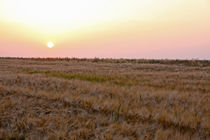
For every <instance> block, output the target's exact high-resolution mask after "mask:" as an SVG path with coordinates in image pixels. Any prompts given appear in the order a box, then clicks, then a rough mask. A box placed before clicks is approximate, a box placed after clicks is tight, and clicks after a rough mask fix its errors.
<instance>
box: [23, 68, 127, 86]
mask: <svg viewBox="0 0 210 140" xmlns="http://www.w3.org/2000/svg"><path fill="white" fill-rule="evenodd" d="M25 72H26V73H28V74H45V75H47V76H52V77H59V78H64V79H69V80H72V79H77V80H83V81H89V82H97V83H104V82H111V83H113V84H117V85H131V82H129V80H128V79H123V78H116V77H110V76H100V75H90V74H78V73H60V72H52V71H41V70H33V71H30V70H27V71H25Z"/></svg>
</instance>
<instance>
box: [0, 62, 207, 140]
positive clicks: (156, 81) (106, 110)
mask: <svg viewBox="0 0 210 140" xmlns="http://www.w3.org/2000/svg"><path fill="white" fill-rule="evenodd" d="M1 139H3V140H4V139H17V140H19V139H20V140H23V139H27V140H28V139H29V140H39V139H40V140H42V139H46V140H48V139H49V140H57V139H64V140H69V139H72V140H77V139H78V140H80V139H90V140H92V139H98V140H103V139H104V140H111V139H119V140H123V139H124V140H135V139H138V140H153V139H155V140H209V139H210V61H207V60H206V61H198V60H191V61H187V60H143V59H142V60H135V59H133V60H127V59H116V60H115V59H97V58H95V59H75V58H73V59H50V58H49V59H41V58H40V59H20V58H19V59H18V58H13V59H12V58H0V140H1Z"/></svg>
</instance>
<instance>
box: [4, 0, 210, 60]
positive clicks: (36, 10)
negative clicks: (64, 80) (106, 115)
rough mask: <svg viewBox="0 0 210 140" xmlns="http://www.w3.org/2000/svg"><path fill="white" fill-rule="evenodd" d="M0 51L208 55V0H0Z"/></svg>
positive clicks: (27, 54)
mask: <svg viewBox="0 0 210 140" xmlns="http://www.w3.org/2000/svg"><path fill="white" fill-rule="evenodd" d="M50 41H51V42H53V43H54V47H53V48H51V49H50V48H48V47H47V46H46V44H47V43H48V42H50ZM0 56H11V57H17V56H18V57H112V58H172V59H177V58H179V59H193V58H194V59H196V58H197V59H210V0H88V1H87V0H0Z"/></svg>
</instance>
